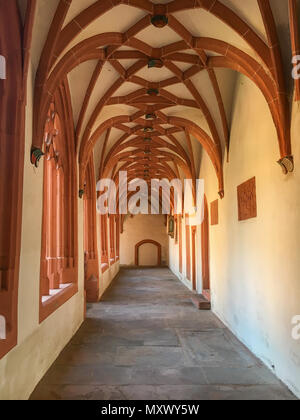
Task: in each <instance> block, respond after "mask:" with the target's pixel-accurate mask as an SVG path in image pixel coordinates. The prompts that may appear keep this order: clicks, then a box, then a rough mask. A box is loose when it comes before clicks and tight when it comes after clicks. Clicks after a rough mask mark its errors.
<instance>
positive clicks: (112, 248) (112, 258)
mask: <svg viewBox="0 0 300 420" xmlns="http://www.w3.org/2000/svg"><path fill="white" fill-rule="evenodd" d="M109 237H110V262H111V263H114V262H115V258H116V255H115V216H114V215H113V214H111V215H110V218H109Z"/></svg>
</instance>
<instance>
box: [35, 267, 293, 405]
mask: <svg viewBox="0 0 300 420" xmlns="http://www.w3.org/2000/svg"><path fill="white" fill-rule="evenodd" d="M191 296H192V293H191V292H189V291H188V290H187V289H186V288H185V287H184V286H183V285H182V284H181V283H180V282H179V281H178V280H177V278H176V277H175V276H174V275H173V274H172V273H171V272H170V271H169V270H168V269H161V268H160V269H122V270H121V273H120V276H119V278H118V279H117V280H116V281H115V283H114V284H113V286H112V287H111V288H110V289H109V290H108V292H107V293H106V295H105V296H104V299H103V301H101V302H100V303H97V304H89V305H88V311H87V320H86V321H85V323H84V325H83V326H82V327H81V329H80V330H79V332H78V333H77V334H76V335H75V337H74V338H73V339H72V341H71V343H70V344H69V345H68V346H67V347H66V348H65V350H64V351H63V353H62V354H61V355H60V357H59V358H58V359H57V361H56V362H55V364H54V365H53V366H52V368H51V369H50V370H49V372H48V373H47V374H46V376H45V377H44V379H43V380H42V381H41V383H40V384H39V385H38V387H37V388H36V390H35V391H34V393H33V395H32V397H31V398H32V399H57V400H59V399H84V400H135V399H146V400H193V399H195V400H217V399H293V398H294V397H293V396H292V394H291V393H290V392H289V391H288V389H287V388H286V387H285V386H283V385H282V384H281V383H280V382H279V381H278V380H277V379H276V377H275V376H274V375H273V374H272V373H271V372H270V371H269V370H268V369H267V368H265V367H264V366H263V365H262V364H261V363H260V362H259V361H258V360H257V359H256V358H255V357H254V356H253V355H252V354H251V353H250V352H249V351H248V350H247V349H246V348H245V347H244V346H243V345H242V344H241V343H240V342H239V341H237V339H235V338H234V336H233V335H232V334H231V333H230V332H229V331H228V329H227V328H225V327H224V325H223V324H222V323H221V322H220V321H219V320H218V319H217V318H216V317H215V316H214V315H213V314H212V313H211V312H200V311H198V310H197V309H196V308H195V307H194V306H193V304H192V303H191V301H190V298H191Z"/></svg>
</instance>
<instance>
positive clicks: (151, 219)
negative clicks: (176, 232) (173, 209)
mask: <svg viewBox="0 0 300 420" xmlns="http://www.w3.org/2000/svg"><path fill="white" fill-rule="evenodd" d="M145 239H152V240H154V241H156V242H159V243H160V244H161V246H162V263H163V264H168V253H169V243H168V235H167V227H166V226H165V217H164V216H161V215H137V216H134V217H133V218H131V217H126V220H125V223H124V232H123V234H122V235H121V243H120V245H121V247H120V258H121V260H120V262H121V264H122V265H135V245H136V244H137V243H138V242H140V241H143V240H145ZM144 247H146V248H144ZM147 249H148V250H149V251H150V252H151V255H150V256H148V257H147V258H151V261H157V248H156V247H151V248H147V246H146V245H143V247H141V249H140V252H141V254H140V255H141V256H142V261H144V263H145V258H144V259H143V255H144V256H145V250H147ZM148 261H149V260H148ZM151 261H150V262H151Z"/></svg>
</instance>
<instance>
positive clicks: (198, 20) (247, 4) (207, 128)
mask: <svg viewBox="0 0 300 420" xmlns="http://www.w3.org/2000/svg"><path fill="white" fill-rule="evenodd" d="M280 2H281V4H280V3H278V1H277V0H275V1H272V0H271V1H269V0H244V1H240V0H173V1H170V0H165V1H164V0H160V1H157V0H151V1H150V0H99V1H95V0H69V1H65V0H61V1H59V0H51V1H50V2H49V1H48V0H38V2H37V14H36V24H35V30H34V31H35V32H34V36H33V57H32V60H33V65H34V66H35V67H36V71H37V74H36V82H35V111H36V112H35V113H36V115H37V116H38V117H36V118H35V121H34V140H33V144H34V146H36V147H42V144H41V138H42V136H41V133H42V132H43V129H44V125H45V118H46V115H47V112H48V109H49V105H50V103H51V100H52V98H53V95H54V93H55V91H56V89H57V87H58V86H59V85H60V84H61V83H62V82H63V81H66V78H67V82H68V90H69V94H70V100H71V103H72V110H73V116H72V117H73V123H74V128H75V132H76V144H77V150H78V153H79V163H80V168H81V178H80V182H81V186H82V187H83V184H84V176H85V175H84V174H85V168H86V165H87V163H88V161H89V159H90V157H91V154H92V153H93V155H94V160H95V165H96V172H97V173H96V175H97V177H98V176H105V177H115V176H116V174H117V173H118V171H119V170H121V169H122V170H125V169H126V170H127V171H128V173H129V176H130V177H131V178H132V179H134V178H135V177H139V178H145V179H146V180H149V179H150V178H153V177H154V176H155V177H158V178H168V179H172V178H178V177H186V178H194V179H195V178H196V177H197V175H198V171H199V161H200V159H199V157H200V153H201V150H202V147H203V148H204V149H205V150H206V152H207V153H208V154H209V156H210V158H211V161H212V163H213V165H214V167H215V170H216V175H217V177H218V181H219V190H220V195H221V196H222V195H223V175H222V164H223V160H224V158H225V157H226V154H228V151H229V139H230V118H231V110H232V104H233V96H234V87H235V80H236V75H237V72H240V73H243V74H244V75H246V76H247V77H249V78H250V79H251V80H252V81H253V82H254V83H255V84H256V85H257V87H258V88H259V89H260V90H261V92H262V93H263V95H264V96H265V98H266V100H267V102H268V104H269V107H270V112H271V114H272V117H273V120H274V124H275V126H276V129H277V133H278V142H279V150H280V157H281V158H283V157H285V156H288V155H289V154H290V153H291V151H290V139H289V111H288V103H287V98H286V95H285V82H284V76H283V67H282V60H281V53H280V47H279V42H278V36H277V25H276V15H277V14H278V8H280V9H281V12H282V13H280V16H281V19H283V20H284V24H287V22H288V21H287V19H288V17H287V16H288V15H287V5H283V3H285V2H282V1H281V0H280ZM274 10H275V13H274V14H273V11H274ZM52 17H53V20H52ZM281 24H282V22H281ZM98 171H99V172H98Z"/></svg>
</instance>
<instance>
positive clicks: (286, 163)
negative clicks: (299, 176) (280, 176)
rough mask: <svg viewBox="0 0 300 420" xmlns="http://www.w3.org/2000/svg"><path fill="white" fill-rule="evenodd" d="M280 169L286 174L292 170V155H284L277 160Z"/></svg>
mask: <svg viewBox="0 0 300 420" xmlns="http://www.w3.org/2000/svg"><path fill="white" fill-rule="evenodd" d="M277 163H278V164H279V165H280V166H281V169H282V172H283V173H284V174H285V175H287V174H288V173H289V172H290V173H291V172H293V171H294V157H293V156H285V157H284V158H282V159H280V160H279V161H278V162H277Z"/></svg>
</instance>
